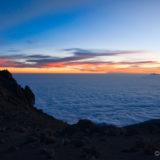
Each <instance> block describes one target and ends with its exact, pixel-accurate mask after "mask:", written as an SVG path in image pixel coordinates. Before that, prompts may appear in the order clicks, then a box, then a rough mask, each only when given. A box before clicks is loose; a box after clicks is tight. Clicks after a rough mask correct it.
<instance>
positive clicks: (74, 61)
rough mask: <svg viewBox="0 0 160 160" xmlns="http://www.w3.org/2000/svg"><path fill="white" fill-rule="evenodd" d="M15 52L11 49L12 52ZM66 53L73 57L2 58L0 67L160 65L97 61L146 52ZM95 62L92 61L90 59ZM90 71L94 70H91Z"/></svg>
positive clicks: (80, 51) (85, 51) (79, 50)
mask: <svg viewBox="0 0 160 160" xmlns="http://www.w3.org/2000/svg"><path fill="white" fill-rule="evenodd" d="M13 51H15V50H14V49H11V50H10V52H13ZM65 51H67V52H70V53H72V56H68V57H54V56H48V55H40V54H35V55H22V54H21V55H18V54H15V55H7V56H0V60H1V62H3V63H1V64H0V67H3V66H4V67H18V68H52V67H56V68H63V67H66V66H72V67H73V66H80V65H81V66H82V65H83V66H87V65H88V66H89V65H90V66H94V68H95V66H98V65H105V66H116V65H132V66H139V65H143V64H159V63H158V62H156V61H135V62H134V61H133V62H132V61H123V62H115V61H99V60H97V61H96V57H107V56H118V55H124V54H129V55H130V54H141V53H144V51H107V50H106V51H105V50H84V49H78V48H71V49H65ZM91 58H94V59H95V60H94V61H93V60H92V61H91V60H90V59H91ZM89 70H94V69H93V68H91V69H90V68H89Z"/></svg>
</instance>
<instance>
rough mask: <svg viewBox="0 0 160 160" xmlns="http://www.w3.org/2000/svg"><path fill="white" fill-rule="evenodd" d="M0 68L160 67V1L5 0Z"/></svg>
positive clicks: (0, 1) (0, 0) (0, 11)
mask: <svg viewBox="0 0 160 160" xmlns="http://www.w3.org/2000/svg"><path fill="white" fill-rule="evenodd" d="M0 69H8V70H10V71H11V72H14V73H17V72H18V73H112V72H113V73H117V72H118V73H160V1H159V0H0Z"/></svg>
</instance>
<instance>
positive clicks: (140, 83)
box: [14, 74, 160, 126]
mask: <svg viewBox="0 0 160 160" xmlns="http://www.w3.org/2000/svg"><path fill="white" fill-rule="evenodd" d="M14 77H15V78H16V80H17V81H18V83H20V84H21V85H22V86H25V85H29V86H30V87H31V89H32V91H33V92H34V94H35V96H36V104H35V106H36V107H37V108H39V109H42V110H43V111H44V112H46V113H48V114H50V115H52V116H54V117H56V118H58V119H60V120H63V121H65V122H68V123H70V124H73V123H76V122H77V121H78V120H79V119H90V120H92V121H94V122H96V123H107V124H114V125H117V126H125V125H129V124H134V123H138V122H143V121H145V120H149V119H154V118H160V75H156V74H150V75H144V74H143V75H140V74H139V75H137V74H14Z"/></svg>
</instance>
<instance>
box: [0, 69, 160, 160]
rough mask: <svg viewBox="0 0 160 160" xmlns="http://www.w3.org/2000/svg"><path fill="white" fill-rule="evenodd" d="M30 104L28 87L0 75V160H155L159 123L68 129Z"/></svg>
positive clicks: (159, 143)
mask: <svg viewBox="0 0 160 160" xmlns="http://www.w3.org/2000/svg"><path fill="white" fill-rule="evenodd" d="M34 103H35V97H34V94H33V93H32V91H31V90H30V88H29V87H28V86H26V87H25V88H24V89H23V88H21V87H20V86H19V85H18V84H17V82H16V81H15V80H14V79H13V78H12V75H11V74H10V73H9V72H8V71H0V160H47V159H51V160H135V159H137V160H159V159H160V156H159V154H160V152H159V151H160V120H151V121H148V122H144V123H141V124H137V125H132V126H127V127H124V128H118V127H115V126H110V125H106V126H98V125H96V124H94V123H92V122H91V121H89V120H80V121H79V122H78V123H77V124H74V125H68V124H66V123H64V122H62V121H59V120H57V119H55V118H53V117H51V116H49V115H47V114H44V113H43V112H42V111H41V110H38V109H36V108H34ZM64 116H65V115H64Z"/></svg>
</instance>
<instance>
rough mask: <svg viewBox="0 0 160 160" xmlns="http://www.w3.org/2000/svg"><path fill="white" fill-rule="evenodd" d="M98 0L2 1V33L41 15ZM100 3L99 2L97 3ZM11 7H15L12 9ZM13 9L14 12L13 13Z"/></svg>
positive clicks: (0, 4)
mask: <svg viewBox="0 0 160 160" xmlns="http://www.w3.org/2000/svg"><path fill="white" fill-rule="evenodd" d="M95 1H97V0H81V1H79V0H67V1H66V0H58V1H55V0H28V1H24V0H22V1H19V0H13V1H11V0H5V1H0V22H1V25H0V31H2V30H4V29H7V28H10V27H12V26H14V25H17V24H20V23H22V22H25V21H27V20H30V19H33V18H36V17H39V16H41V15H44V14H47V13H49V12H51V13H57V12H59V11H60V10H63V11H64V10H68V9H71V8H76V7H79V6H83V5H84V4H87V3H94V2H95ZM97 2H98V1H97ZM11 6H14V8H13V7H11ZM11 9H12V10H13V9H14V10H13V11H11Z"/></svg>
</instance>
